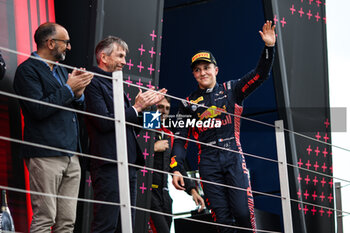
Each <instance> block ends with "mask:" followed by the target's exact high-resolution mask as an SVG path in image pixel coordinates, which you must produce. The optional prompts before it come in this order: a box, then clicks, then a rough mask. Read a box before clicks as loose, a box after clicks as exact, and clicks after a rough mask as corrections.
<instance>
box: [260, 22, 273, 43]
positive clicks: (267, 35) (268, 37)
mask: <svg viewBox="0 0 350 233" xmlns="http://www.w3.org/2000/svg"><path fill="white" fill-rule="evenodd" d="M275 28H276V25H273V26H272V21H271V20H267V21H266V23H265V24H264V26H263V27H262V31H259V34H260V36H261V39H262V40H263V41H264V42H265V45H266V46H269V47H272V46H274V45H275V43H276V33H275Z"/></svg>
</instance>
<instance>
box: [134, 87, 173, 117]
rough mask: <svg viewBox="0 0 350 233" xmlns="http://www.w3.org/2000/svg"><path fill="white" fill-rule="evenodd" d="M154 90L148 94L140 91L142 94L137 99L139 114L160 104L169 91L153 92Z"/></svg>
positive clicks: (136, 104) (136, 107) (136, 105)
mask: <svg viewBox="0 0 350 233" xmlns="http://www.w3.org/2000/svg"><path fill="white" fill-rule="evenodd" d="M153 89H154V88H152V90H148V91H146V92H142V90H140V92H139V93H138V94H137V96H136V97H135V105H134V107H135V109H136V110H137V111H138V112H141V111H142V110H143V109H145V108H147V107H149V106H152V105H154V104H156V103H158V102H159V101H161V100H162V99H163V98H164V95H163V94H165V93H166V92H167V90H166V89H165V88H163V89H161V90H159V91H157V92H156V91H153Z"/></svg>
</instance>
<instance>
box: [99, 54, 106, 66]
mask: <svg viewBox="0 0 350 233" xmlns="http://www.w3.org/2000/svg"><path fill="white" fill-rule="evenodd" d="M101 62H102V63H103V64H106V63H107V55H106V54H105V53H104V52H102V53H101V57H100V63H101Z"/></svg>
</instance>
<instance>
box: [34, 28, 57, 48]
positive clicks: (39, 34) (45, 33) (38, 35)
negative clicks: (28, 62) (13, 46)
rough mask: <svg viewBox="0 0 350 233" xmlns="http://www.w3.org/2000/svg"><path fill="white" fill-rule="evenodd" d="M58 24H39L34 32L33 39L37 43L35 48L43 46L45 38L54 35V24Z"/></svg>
mask: <svg viewBox="0 0 350 233" xmlns="http://www.w3.org/2000/svg"><path fill="white" fill-rule="evenodd" d="M57 25H58V24H56V23H50V22H47V23H43V24H41V25H40V26H39V27H38V29H36V31H35V34H34V40H35V43H36V45H37V48H38V49H39V48H43V47H44V45H45V42H46V41H47V39H49V37H50V36H54V35H56V26H57Z"/></svg>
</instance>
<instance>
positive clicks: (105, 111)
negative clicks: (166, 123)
mask: <svg viewBox="0 0 350 233" xmlns="http://www.w3.org/2000/svg"><path fill="white" fill-rule="evenodd" d="M91 71H93V72H95V73H99V74H103V75H107V76H112V73H109V72H105V71H103V70H101V69H100V68H98V67H93V68H92V70H91ZM85 98H86V109H87V111H88V112H92V113H96V114H99V115H103V116H107V117H111V118H114V106H113V86H112V80H111V79H106V78H102V77H100V76H96V75H95V76H94V78H93V79H92V81H91V83H90V84H89V85H88V86H87V88H86V90H85ZM124 110H125V120H126V121H127V122H131V123H136V124H137V123H138V122H139V119H138V116H137V114H136V112H135V110H134V108H133V107H132V106H131V104H130V102H129V100H128V98H127V96H126V95H125V93H124ZM86 122H87V128H88V132H89V137H90V153H91V154H92V155H96V156H101V157H103V158H108V159H114V160H115V159H116V145H115V126H114V121H111V120H105V119H101V118H96V117H87V121H86ZM126 137H127V148H128V162H129V163H133V164H138V165H144V159H143V157H142V154H141V150H140V147H139V144H138V142H137V141H136V133H135V129H134V127H132V126H130V125H126ZM105 163H106V162H102V161H93V163H92V164H90V165H91V166H100V165H102V164H105Z"/></svg>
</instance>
